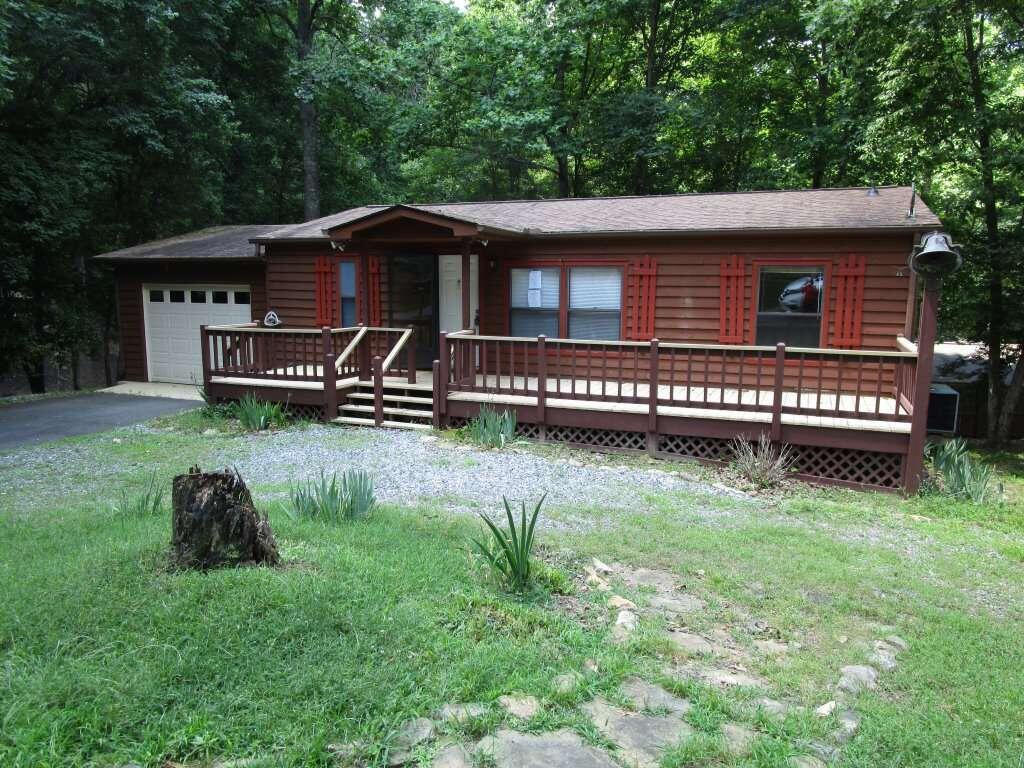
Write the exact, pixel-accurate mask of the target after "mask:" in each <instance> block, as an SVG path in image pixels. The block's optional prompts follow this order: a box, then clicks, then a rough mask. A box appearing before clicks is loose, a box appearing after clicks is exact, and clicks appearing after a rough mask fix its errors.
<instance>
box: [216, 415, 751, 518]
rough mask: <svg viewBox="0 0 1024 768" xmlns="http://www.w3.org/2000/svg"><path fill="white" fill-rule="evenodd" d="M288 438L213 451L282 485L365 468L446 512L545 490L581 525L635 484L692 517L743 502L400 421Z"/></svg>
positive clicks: (406, 497)
mask: <svg viewBox="0 0 1024 768" xmlns="http://www.w3.org/2000/svg"><path fill="white" fill-rule="evenodd" d="M296 438H297V436H296V435H295V434H294V433H291V432H278V433H274V434H271V435H267V436H261V437H258V438H256V439H253V440H251V441H248V443H247V447H248V448H249V453H248V455H245V454H244V453H243V454H242V455H239V453H240V451H239V446H238V445H237V444H236V445H235V446H233V447H232V450H231V451H230V452H225V453H224V454H223V463H229V464H234V465H235V466H237V467H238V469H239V470H240V471H241V473H242V476H243V477H246V478H252V480H253V482H256V483H282V484H287V483H290V482H293V481H295V480H302V479H305V478H315V477H318V476H319V473H320V471H321V470H325V471H326V472H328V473H330V472H334V471H336V470H344V469H347V468H357V469H364V470H367V471H368V472H370V473H371V474H372V475H373V477H374V482H375V485H376V489H377V496H378V498H379V499H380V500H381V501H386V502H401V503H405V504H409V503H416V502H436V501H437V500H443V501H444V503H445V507H446V508H447V509H449V510H451V511H455V512H476V511H477V510H478V509H497V508H498V505H499V504H500V500H501V497H502V496H507V497H508V498H509V499H510V500H520V499H526V500H527V501H529V500H531V499H536V498H538V497H539V496H540V494H542V493H547V494H548V496H547V502H546V507H547V508H549V509H552V508H562V512H561V514H560V515H559V517H560V518H561V522H562V524H563V525H565V524H567V523H571V522H572V516H571V513H568V512H567V510H568V509H569V508H578V509H581V510H586V511H587V515H586V520H587V521H589V523H591V524H593V523H594V521H595V516H594V514H593V512H594V511H595V510H601V509H609V510H611V509H637V508H640V509H644V508H647V507H648V506H649V505H648V504H647V503H646V502H645V501H644V493H645V492H652V493H664V492H666V491H679V492H682V493H686V494H691V495H692V501H691V502H690V503H688V504H687V505H686V509H685V510H681V511H685V512H687V513H690V514H696V515H698V516H700V517H721V516H723V515H728V514H729V513H728V511H726V510H723V509H720V508H716V507H715V506H714V505H713V504H711V501H712V499H713V498H714V497H718V498H727V499H731V500H734V501H739V502H744V501H752V499H751V498H750V497H749V496H747V495H746V494H744V493H742V492H740V491H736V490H732V489H729V488H726V487H724V486H714V485H710V484H707V483H701V482H696V481H693V480H691V479H687V478H684V477H682V476H680V475H679V474H678V473H674V472H665V471H662V470H659V469H644V468H641V467H635V466H627V465H625V464H622V463H621V459H620V458H617V457H603V456H594V457H593V461H596V462H600V463H590V461H588V462H587V463H583V462H580V461H576V460H573V459H557V458H556V459H553V458H551V457H547V456H541V455H538V454H536V453H534V452H533V451H530V450H529V449H525V448H524V449H518V448H511V449H505V450H502V451H486V450H479V449H475V448H472V447H470V446H467V445H462V444H453V443H450V442H447V441H443V440H440V439H438V438H436V437H433V436H429V435H422V434H420V433H415V432H406V431H403V430H363V429H345V430H343V429H338V428H337V427H320V426H314V427H311V428H310V429H309V430H308V431H306V432H304V433H303V435H302V439H296ZM702 501H703V502H704V503H702ZM581 521H582V520H581Z"/></svg>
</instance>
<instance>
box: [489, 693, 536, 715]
mask: <svg viewBox="0 0 1024 768" xmlns="http://www.w3.org/2000/svg"><path fill="white" fill-rule="evenodd" d="M498 703H499V704H501V706H502V707H504V708H505V711H506V712H508V713H509V714H510V715H512V717H518V718H521V719H523V720H529V719H530V718H531V717H533V716H534V715H536V714H537V713H538V712H540V702H539V701H537V697H536V696H499V697H498Z"/></svg>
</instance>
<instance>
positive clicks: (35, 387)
mask: <svg viewBox="0 0 1024 768" xmlns="http://www.w3.org/2000/svg"><path fill="white" fill-rule="evenodd" d="M21 369H22V370H23V371H24V372H25V378H26V379H28V391H29V392H31V393H32V394H33V395H41V394H43V393H44V392H45V391H46V365H45V363H44V362H43V361H42V360H32V361H29V362H26V363H23V364H22V366H21Z"/></svg>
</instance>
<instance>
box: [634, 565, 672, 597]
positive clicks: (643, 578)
mask: <svg viewBox="0 0 1024 768" xmlns="http://www.w3.org/2000/svg"><path fill="white" fill-rule="evenodd" d="M622 580H623V581H624V582H626V583H627V584H629V586H631V587H651V588H652V589H654V590H655V591H657V592H671V591H672V590H673V589H675V585H676V579H675V576H673V575H672V574H671V573H669V572H668V571H656V570H653V569H651V568H637V569H636V570H635V571H626V572H625V573H623V574H622Z"/></svg>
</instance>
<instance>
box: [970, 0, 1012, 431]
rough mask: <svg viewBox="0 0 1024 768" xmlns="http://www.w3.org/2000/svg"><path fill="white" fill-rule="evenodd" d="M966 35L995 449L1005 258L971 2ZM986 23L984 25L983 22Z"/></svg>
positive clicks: (999, 407)
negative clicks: (985, 275)
mask: <svg viewBox="0 0 1024 768" xmlns="http://www.w3.org/2000/svg"><path fill="white" fill-rule="evenodd" d="M960 14H961V24H962V25H963V36H964V57H965V58H966V60H967V70H968V72H969V74H970V78H969V87H970V92H971V100H972V102H973V104H974V115H973V116H972V117H973V123H974V138H975V142H976V143H977V145H978V160H979V163H980V165H981V202H982V207H983V209H984V212H985V241H986V242H985V251H986V254H985V255H986V257H987V260H988V302H987V305H988V306H987V309H988V334H987V338H986V344H987V346H988V439H989V443H991V444H992V445H993V446H995V445H997V444H998V442H999V417H1000V413H1001V412H1002V410H1003V407H1002V401H1003V380H1002V379H1003V280H1004V276H1003V258H1002V250H1001V248H1000V244H999V209H998V207H997V206H996V184H995V173H994V171H993V158H992V125H991V115H990V114H989V110H988V97H987V94H986V91H985V81H984V79H983V77H982V74H981V64H980V56H981V49H982V47H983V46H984V42H985V41H984V39H983V38H982V34H983V33H984V26H981V27H980V30H981V31H980V32H979V34H978V40H977V41H975V39H974V9H973V5H972V4H970V3H968V2H961V3H960ZM980 23H981V24H983V23H984V22H980Z"/></svg>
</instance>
